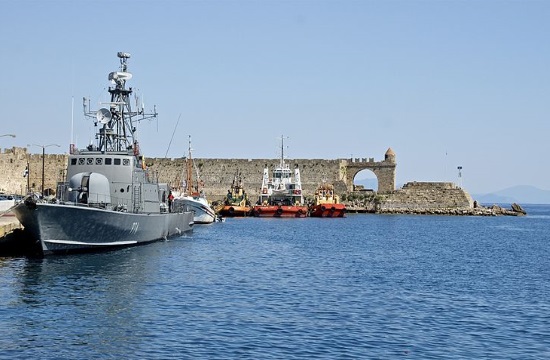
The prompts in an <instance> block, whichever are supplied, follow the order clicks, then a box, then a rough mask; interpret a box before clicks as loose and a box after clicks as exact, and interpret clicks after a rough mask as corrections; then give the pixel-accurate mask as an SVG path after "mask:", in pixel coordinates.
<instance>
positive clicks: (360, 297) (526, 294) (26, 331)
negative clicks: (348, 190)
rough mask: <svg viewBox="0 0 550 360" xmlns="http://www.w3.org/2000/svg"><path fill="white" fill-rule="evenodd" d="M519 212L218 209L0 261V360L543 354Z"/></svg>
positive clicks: (530, 234)
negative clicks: (137, 239)
mask: <svg viewBox="0 0 550 360" xmlns="http://www.w3.org/2000/svg"><path fill="white" fill-rule="evenodd" d="M524 208H525V209H526V210H527V212H528V215H527V216H524V217H505V216H501V217H461V216H421V215H415V216H409V215H372V214H349V215H348V216H347V217H346V218H341V219H319V218H304V219H265V218H261V219H260V218H228V219H227V220H226V221H225V222H223V223H214V224H211V225H197V226H195V228H194V233H193V234H192V235H188V236H184V237H180V238H173V239H170V240H168V241H163V242H158V243H153V244H149V245H144V246H140V247H134V248H127V249H123V250H119V251H112V252H107V253H100V254H82V255H72V256H53V257H47V258H44V259H28V258H24V257H16V258H0V358H6V359H17V358H21V359H39V358H40V359H64V358H65V359H92V358H101V359H105V358H113V359H160V358H162V359H166V358H178V359H396V358H397V359H400V358H403V359H405V358H409V359H481V358H486V359H546V358H550V263H549V261H550V232H549V228H550V206H547V205H531V206H527V205H526V206H524Z"/></svg>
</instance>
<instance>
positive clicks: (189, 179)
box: [185, 135, 193, 195]
mask: <svg viewBox="0 0 550 360" xmlns="http://www.w3.org/2000/svg"><path fill="white" fill-rule="evenodd" d="M185 191H186V192H187V195H191V193H192V192H193V158H192V157H191V135H189V150H188V154H187V181H186V189H185Z"/></svg>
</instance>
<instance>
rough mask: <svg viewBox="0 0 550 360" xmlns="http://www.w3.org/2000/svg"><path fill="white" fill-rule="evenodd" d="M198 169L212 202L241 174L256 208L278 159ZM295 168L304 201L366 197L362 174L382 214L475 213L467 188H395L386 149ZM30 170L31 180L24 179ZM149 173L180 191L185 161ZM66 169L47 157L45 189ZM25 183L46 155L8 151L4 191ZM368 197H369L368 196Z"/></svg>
mask: <svg viewBox="0 0 550 360" xmlns="http://www.w3.org/2000/svg"><path fill="white" fill-rule="evenodd" d="M194 160H195V165H196V167H197V168H198V170H199V173H200V175H201V179H202V180H203V181H204V184H205V185H204V190H205V192H206V194H207V197H208V198H209V200H210V201H216V200H221V199H222V198H223V197H224V196H225V195H226V194H227V190H228V189H229V188H230V186H231V183H232V181H233V179H234V177H235V175H236V174H237V173H239V174H240V175H241V179H242V181H243V185H244V188H245V190H246V191H247V192H248V194H249V198H250V199H251V201H252V202H253V203H254V202H255V201H256V200H257V198H258V195H259V190H260V186H261V180H262V173H263V169H264V167H265V166H266V165H267V166H268V168H269V170H270V172H271V171H272V170H273V169H274V168H275V167H276V166H277V165H278V164H279V162H280V160H279V159H201V158H197V159H194ZM285 162H286V163H287V164H288V165H289V166H290V168H291V169H293V168H294V167H295V165H298V166H299V168H300V174H301V179H302V188H303V193H304V196H306V197H312V196H313V194H314V192H315V189H316V188H317V186H318V185H319V184H321V183H322V182H328V183H332V184H334V186H335V191H336V193H337V194H353V193H356V194H361V193H362V194H368V193H369V192H361V191H354V190H356V189H355V186H354V185H353V179H354V178H355V176H356V175H357V173H359V172H360V171H361V170H365V169H369V170H371V171H372V172H373V173H374V174H375V175H376V177H377V179H378V191H377V192H376V194H377V195H379V196H377V197H376V199H374V197H373V196H370V199H371V200H369V201H371V202H372V201H375V202H376V207H377V209H378V210H381V211H386V212H390V211H398V210H403V209H411V208H413V209H414V208H423V209H424V208H430V209H442V208H471V207H472V206H473V201H472V199H471V197H470V195H469V194H468V193H467V192H466V191H465V190H463V189H461V188H459V187H457V186H455V185H454V184H452V183H440V182H429V183H425V182H412V183H408V184H406V185H405V186H403V188H401V189H395V171H396V167H397V162H396V156H395V153H394V152H393V151H392V150H391V149H388V151H387V152H386V154H385V156H384V159H383V160H382V161H375V160H374V158H354V159H335V160H325V159H285ZM27 163H28V165H29V169H30V171H29V178H28V183H27V178H26V177H23V173H24V172H25V168H26V167H27ZM145 163H146V165H147V167H148V169H149V171H150V174H151V175H152V176H153V177H155V178H157V179H158V180H159V182H163V183H168V184H170V185H171V186H172V187H178V186H179V185H180V184H181V182H182V180H183V179H184V178H185V170H184V169H185V159H184V158H176V159H168V158H145ZM66 164H67V155H66V154H61V155H59V154H46V156H45V158H44V168H45V173H44V187H45V189H54V190H55V188H56V184H57V182H60V181H63V179H64V177H65V171H66ZM27 184H28V185H29V187H30V189H31V191H33V192H40V191H41V185H42V154H29V153H28V152H27V149H25V148H17V147H14V148H11V149H5V150H4V151H2V153H0V191H2V192H5V193H12V194H13V193H15V194H25V193H26V190H27ZM367 197H368V196H367Z"/></svg>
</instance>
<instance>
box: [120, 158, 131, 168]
mask: <svg viewBox="0 0 550 360" xmlns="http://www.w3.org/2000/svg"><path fill="white" fill-rule="evenodd" d="M122 165H124V166H128V165H130V159H122Z"/></svg>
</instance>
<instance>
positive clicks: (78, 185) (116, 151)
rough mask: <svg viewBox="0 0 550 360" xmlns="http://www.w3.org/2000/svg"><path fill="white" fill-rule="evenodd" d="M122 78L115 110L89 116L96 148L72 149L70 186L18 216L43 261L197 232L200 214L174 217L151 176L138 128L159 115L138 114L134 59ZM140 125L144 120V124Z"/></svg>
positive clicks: (28, 202) (123, 57)
mask: <svg viewBox="0 0 550 360" xmlns="http://www.w3.org/2000/svg"><path fill="white" fill-rule="evenodd" d="M117 56H118V58H119V59H120V71H116V72H111V73H110V74H109V80H110V81H111V82H112V83H113V84H114V86H113V87H109V90H108V91H109V93H110V95H111V101H110V102H109V103H108V108H102V109H99V110H98V111H88V110H87V106H86V99H85V101H84V113H85V115H86V116H88V117H93V119H94V124H95V126H96V127H99V130H98V132H97V135H96V139H97V140H98V142H97V144H96V145H89V146H88V147H87V148H85V149H80V150H79V149H77V148H76V146H74V145H73V144H71V147H70V154H69V156H68V164H67V172H66V179H65V181H64V182H62V183H59V184H58V188H57V192H56V194H57V195H56V196H57V197H56V198H55V199H54V200H53V201H50V202H45V201H37V200H36V199H35V198H33V197H27V198H25V200H24V201H22V202H21V203H19V204H18V205H16V206H15V208H14V209H13V212H14V214H15V216H16V217H17V219H18V220H19V222H20V223H21V225H22V226H23V227H24V231H25V232H26V233H27V234H29V235H30V236H31V237H32V238H33V239H35V240H36V246H37V248H36V249H35V250H38V254H39V255H48V254H52V253H69V252H80V251H97V250H106V249H115V248H121V247H125V246H131V245H140V244H145V243H149V242H153V241H158V240H163V239H167V238H169V237H172V236H177V235H181V234H184V233H188V232H191V231H192V227H193V214H192V213H191V212H190V211H187V210H185V209H182V211H179V212H170V210H169V207H168V204H167V195H168V193H169V191H170V188H169V186H168V185H167V184H159V183H158V182H157V181H156V180H155V179H153V177H152V176H151V174H149V171H148V170H147V168H146V166H145V163H144V158H143V155H142V154H141V151H140V149H139V146H138V141H137V138H136V137H135V133H136V127H135V125H136V123H137V121H139V120H143V119H147V118H153V117H156V116H157V113H156V111H154V112H152V113H150V114H146V113H145V111H144V109H143V108H141V109H137V110H135V111H133V110H132V108H131V104H130V96H131V95H132V92H133V91H132V88H128V89H127V88H126V82H127V80H129V79H131V77H132V74H131V73H129V72H128V71H127V61H128V59H129V58H130V55H129V54H127V53H123V52H119V53H118V54H117ZM138 118H139V120H138Z"/></svg>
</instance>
